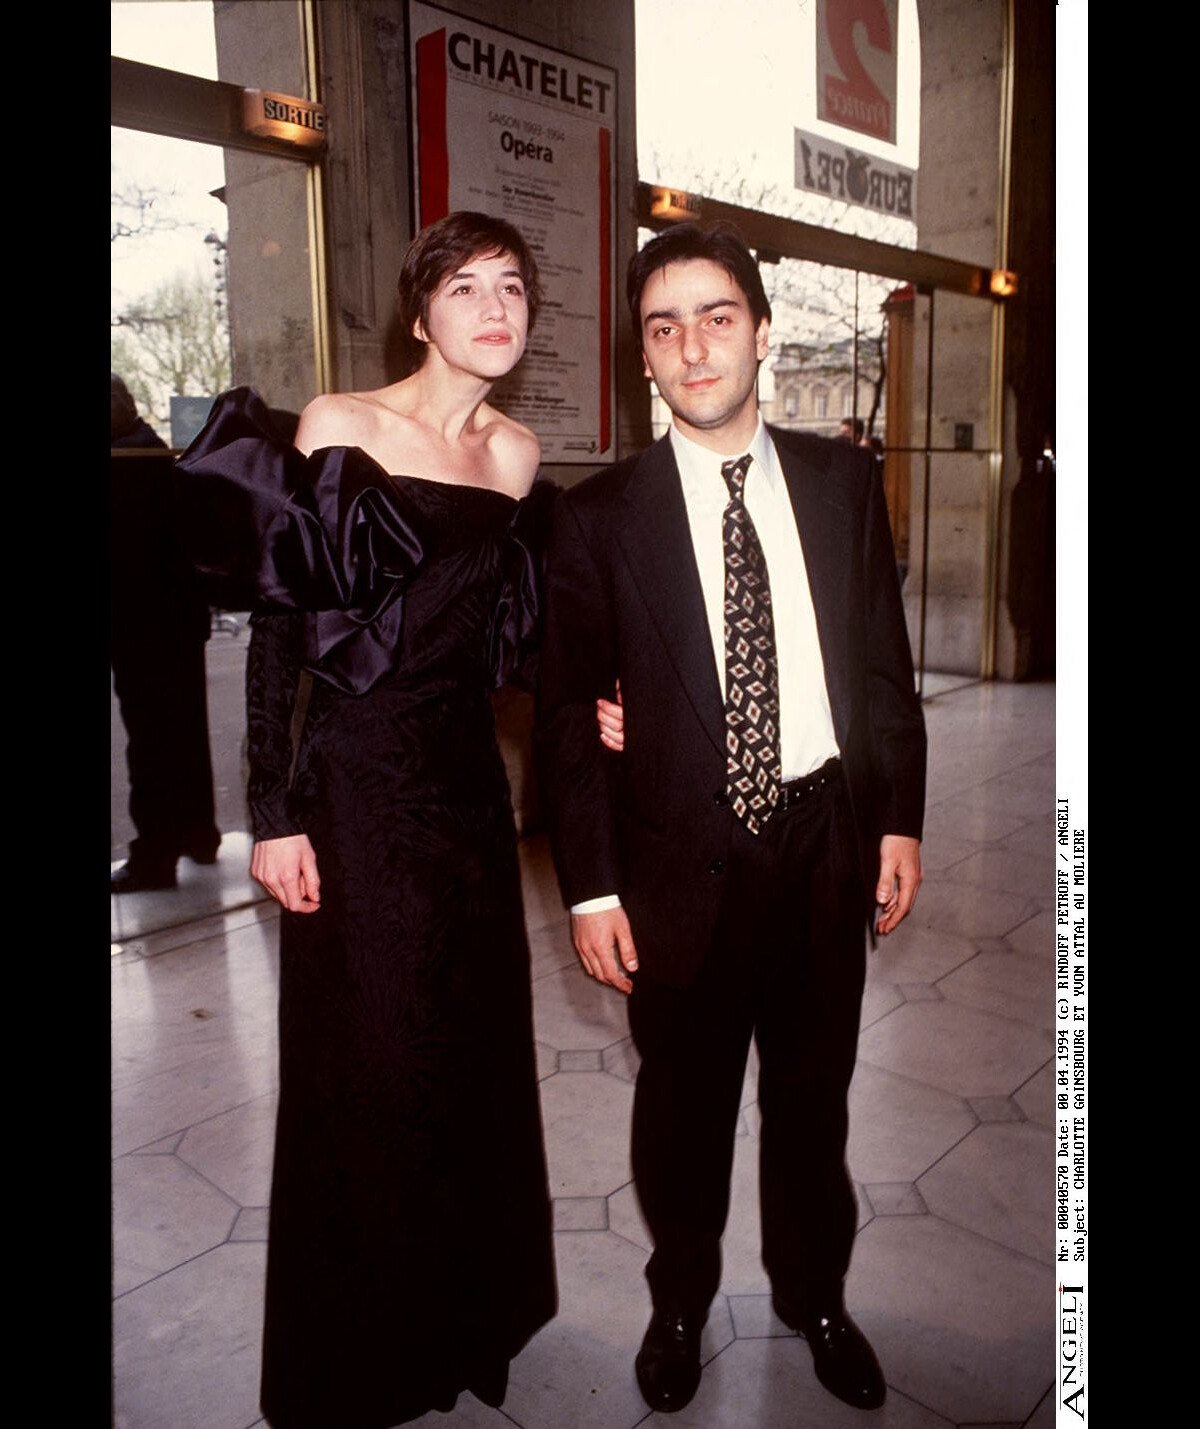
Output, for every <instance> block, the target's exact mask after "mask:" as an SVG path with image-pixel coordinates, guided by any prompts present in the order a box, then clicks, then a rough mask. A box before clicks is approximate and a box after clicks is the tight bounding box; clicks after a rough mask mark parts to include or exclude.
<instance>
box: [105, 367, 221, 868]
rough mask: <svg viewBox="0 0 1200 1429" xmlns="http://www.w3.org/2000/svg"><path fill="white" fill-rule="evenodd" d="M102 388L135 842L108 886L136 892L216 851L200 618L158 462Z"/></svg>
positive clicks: (205, 612)
mask: <svg viewBox="0 0 1200 1429" xmlns="http://www.w3.org/2000/svg"><path fill="white" fill-rule="evenodd" d="M110 385H111V398H112V401H111V416H112V423H111V437H112V447H113V455H112V456H111V458H110V465H109V480H110V500H111V507H110V513H109V515H110V543H109V552H110V564H111V607H110V647H109V648H110V654H111V660H112V670H113V682H114V685H115V687H116V692H117V699H118V701H119V702H120V706H121V720H122V722H123V723H124V725H125V733H126V735H127V737H128V743H127V744H126V749H125V754H126V761H127V765H128V769H129V813H130V817H131V818H132V819H133V825H134V829H135V830H136V837H135V838H134V839H133V841H132V843H131V844H130V848H129V859H128V861H127V862H125V863H123V864H122V865H121V866H120V868H118V869H116V870H115V871H114V872H113V873H112V875H111V877H110V881H109V886H110V890H111V892H113V893H141V892H145V891H148V890H150V889H158V888H174V887H175V867H176V863H177V862H178V859H179V856H180V855H181V854H186V855H187V856H188V857H189V858H191V859H192V860H193V861H194V862H196V863H214V862H215V861H216V857H217V848H218V846H219V845H220V842H221V834H220V831H219V830H218V829H217V825H216V820H215V816H214V810H213V776H212V761H211V758H210V755H209V747H208V690H207V682H206V676H205V668H204V644H205V641H206V640H207V639H208V630H209V609H208V602H207V600H206V599H205V597H204V595H203V593H202V592H201V590H200V589H199V587H198V585H197V583H196V579H195V577H194V576H193V574H192V572H191V568H190V566H189V565H188V564H187V562H186V561H185V560H184V558H183V555H182V553H181V552H180V550H179V548H178V546H177V544H176V539H175V536H174V523H173V521H172V519H171V500H172V469H173V465H174V463H173V461H172V459H171V454H170V451H169V449H168V448H167V445H166V443H165V442H164V441H163V440H162V439H161V438H160V437H159V436H158V435H157V433H155V431H154V430H153V428H151V427H150V426H149V425H148V424H147V423H146V422H145V421H143V420H142V418H140V417H139V416H138V413H137V407H136V405H135V403H134V400H133V398H132V396H131V395H130V393H129V389H128V388H127V387H126V385H125V383H124V382H123V381H122V380H121V378H120V377H118V376H117V374H116V373H115V372H114V373H111V374H110ZM119 453H130V454H129V455H120V454H119Z"/></svg>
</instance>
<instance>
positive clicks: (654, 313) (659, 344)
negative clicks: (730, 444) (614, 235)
mask: <svg viewBox="0 0 1200 1429" xmlns="http://www.w3.org/2000/svg"><path fill="white" fill-rule="evenodd" d="M641 318H642V357H643V360H644V361H645V364H646V376H647V377H652V378H653V379H654V381H655V382H656V383H657V384H658V390H659V392H660V393H661V394H662V398H663V400H664V401H665V402H666V404H667V406H668V407H670V409H671V411H672V413H673V414H674V416H675V421H676V423H677V425H678V426H679V427H680V429H681V430H682V431H683V433H684V435H685V436H690V437H692V438H693V439H694V440H696V441H699V442H700V443H701V444H702V445H704V446H713V445H714V442H715V444H716V446H717V447H720V446H721V444H722V442H721V439H722V437H724V436H728V437H730V438H734V439H736V440H748V439H749V436H750V435H751V433H752V431H753V426H754V423H755V422H756V421H757V413H758V396H757V392H756V390H755V387H756V382H757V379H758V364H759V363H760V362H761V361H762V359H763V358H764V357H765V356H766V355H767V334H768V332H769V327H770V325H769V323H768V322H767V320H766V318H763V319H762V321H761V322H760V323H758V324H757V325H756V324H755V322H754V319H753V318H752V317H751V315H750V305H749V303H748V302H747V301H746V295H745V293H743V292H742V290H741V288H739V287H738V285H737V283H736V282H735V281H734V280H733V278H732V277H730V275H729V274H728V273H727V272H726V271H725V269H724V268H722V267H721V265H720V264H719V263H714V262H712V261H711V260H710V259H708V258H690V259H686V260H684V261H681V262H678V263H668V264H667V266H666V267H665V268H660V269H659V270H658V271H657V272H656V273H653V274H651V276H650V278H649V280H648V281H647V283H646V286H645V288H644V289H643V290H642V303H641ZM747 428H748V429H749V430H747ZM706 438H707V440H706Z"/></svg>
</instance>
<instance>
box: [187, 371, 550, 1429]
mask: <svg viewBox="0 0 1200 1429" xmlns="http://www.w3.org/2000/svg"><path fill="white" fill-rule="evenodd" d="M180 467H181V471H182V474H181V499H182V502H183V508H184V510H183V515H184V520H185V524H186V526H187V528H188V531H189V536H190V539H191V543H192V548H193V554H194V557H195V558H196V560H197V562H198V564H199V565H200V566H201V567H202V568H205V569H207V570H208V572H209V573H210V575H211V576H212V577H213V578H214V580H215V581H216V583H217V585H218V587H220V586H221V585H224V586H226V587H229V586H233V587H235V588H240V589H241V590H243V591H244V590H245V588H246V582H247V581H250V582H252V584H253V586H254V588H255V590H256V592H257V594H258V596H259V598H260V600H262V601H265V604H264V605H262V606H260V609H259V613H258V615H257V618H256V621H255V625H254V630H253V636H252V640H251V648H250V656H249V660H248V669H247V718H248V728H249V742H250V763H251V771H252V772H251V787H250V802H251V809H252V816H253V822H254V832H255V836H256V837H257V838H275V837H279V836H282V835H285V834H291V833H296V832H301V831H302V832H304V833H306V834H307V835H308V837H309V839H310V840H311V841H312V845H313V848H314V850H315V852H316V857H317V868H318V872H319V875H320V880H321V888H320V893H321V896H320V911H319V912H317V913H312V914H289V913H286V912H285V913H284V914H283V915H282V925H283V926H282V937H281V953H280V1012H279V1043H280V1092H279V1119H278V1130H277V1136H276V1146H275V1169H274V1179H273V1183H272V1191H271V1216H270V1233H269V1246H268V1260H267V1296H266V1323H265V1332H264V1345H263V1385H262V1407H263V1412H264V1414H265V1415H266V1417H267V1419H268V1421H269V1422H270V1423H271V1424H272V1425H274V1426H277V1429H293V1426H313V1429H317V1426H320V1429H384V1426H388V1425H392V1424H396V1423H399V1422H402V1421H403V1420H406V1419H411V1418H414V1417H416V1416H418V1415H420V1414H422V1413H424V1412H426V1411H427V1410H429V1409H433V1408H437V1409H449V1408H450V1407H452V1405H453V1403H454V1400H455V1396H456V1395H457V1394H458V1393H459V1391H461V1390H462V1389H468V1388H469V1389H471V1390H472V1391H473V1392H475V1393H476V1395H477V1396H478V1397H479V1398H481V1399H483V1400H485V1401H487V1402H489V1403H493V1404H496V1403H499V1402H500V1400H502V1399H503V1397H504V1392H505V1388H506V1383H507V1373H508V1361H509V1360H510V1359H511V1357H512V1356H514V1355H515V1354H516V1353H517V1352H518V1351H519V1350H520V1348H521V1347H522V1345H524V1344H525V1342H526V1341H527V1340H528V1339H529V1337H530V1336H531V1335H532V1334H533V1333H534V1331H535V1330H537V1329H538V1327H539V1326H541V1325H542V1324H544V1323H545V1322H546V1321H547V1320H548V1319H549V1318H550V1317H551V1316H552V1315H553V1314H554V1311H555V1308H556V1294H555V1282H554V1260H553V1249H552V1242H551V1224H550V1205H549V1198H548V1194H547V1186H546V1167H545V1158H544V1153H543V1147H542V1130H541V1121H540V1115H539V1109H538V1096H537V1079H536V1069H535V1064H534V1050H533V1032H532V1023H531V1006H530V985H529V952H528V947H527V944H526V940H525V929H524V920H523V916H522V908H521V895H520V881H519V875H518V868H517V857H516V840H515V834H514V829H513V821H512V814H511V808H510V800H509V791H508V786H507V782H506V779H505V774H504V768H503V765H502V762H501V759H500V755H499V752H498V750H497V746H496V739H495V733H494V728H493V722H492V713H491V707H490V702H489V698H488V693H489V690H490V689H491V688H492V687H493V686H494V684H495V683H496V680H497V678H501V677H504V676H505V675H507V674H510V673H512V669H513V666H514V665H515V664H517V663H519V661H520V659H521V656H522V648H523V641H524V640H525V639H526V638H527V637H528V635H529V633H530V630H531V627H532V624H533V621H534V618H535V614H536V610H535V586H534V582H533V571H534V563H535V560H536V557H535V554H534V549H533V546H534V534H533V533H534V529H535V528H536V527H538V526H540V525H542V524H544V522H543V519H542V515H540V514H539V512H540V511H541V509H542V508H543V507H544V504H545V503H544V500H543V497H544V496H545V495H546V494H547V493H544V492H543V491H542V490H541V488H540V485H539V487H536V488H535V492H534V494H533V495H532V496H531V497H530V498H527V499H526V501H524V502H516V501H514V500H512V499H511V498H510V497H508V496H506V495H504V494H503V493H501V492H496V491H492V490H487V489H482V488H478V487H464V486H462V485H453V484H447V483H441V482H436V481H429V480H418V479H414V478H408V477H394V476H388V475H386V474H385V473H384V472H383V471H382V469H381V468H380V467H379V466H378V465H377V464H376V463H375V462H373V461H372V460H371V459H370V458H369V457H367V456H365V455H364V454H363V453H362V452H360V451H358V450H357V449H349V448H330V449H327V450H321V451H318V452H315V453H314V454H313V455H312V456H311V457H309V458H305V457H303V456H301V455H300V453H299V452H297V451H296V450H295V449H294V448H292V447H290V446H288V445H287V444H285V443H281V442H279V441H278V439H276V438H275V437H274V435H273V433H272V432H271V431H270V428H269V417H268V416H267V414H266V411H265V408H263V406H262V404H261V402H260V401H259V399H258V398H257V397H256V396H255V395H254V394H253V393H252V392H250V391H249V389H244V388H242V389H237V390H236V391H234V392H232V393H230V394H228V395H227V396H226V397H224V398H222V399H220V400H219V402H218V404H217V407H216V408H215V409H214V411H213V414H212V416H211V417H210V419H209V422H208V424H207V426H206V427H205V429H204V431H203V432H202V433H201V435H200V436H199V437H198V438H197V440H196V442H195V443H194V444H193V446H192V448H191V449H190V450H189V451H188V452H187V453H186V454H185V455H184V457H183V458H181V461H180ZM233 594H234V592H233V591H230V590H229V589H226V590H224V592H223V595H224V596H225V598H231V597H232V596H233ZM305 611H308V612H313V611H319V612H320V613H319V614H315V615H314V614H311V613H309V614H304V613H301V612H305ZM302 667H306V668H308V669H310V670H311V671H312V672H313V676H314V678H313V682H312V693H311V698H310V700H309V703H308V708H307V711H306V714H305V716H304V723H303V728H302V733H301V735H300V740H299V746H298V752H297V753H296V754H295V756H294V758H293V744H292V739H291V735H290V733H289V726H290V725H291V722H292V716H293V708H294V703H295V695H296V687H297V681H298V675H299V671H300V669H301V668H302ZM293 765H294V767H293Z"/></svg>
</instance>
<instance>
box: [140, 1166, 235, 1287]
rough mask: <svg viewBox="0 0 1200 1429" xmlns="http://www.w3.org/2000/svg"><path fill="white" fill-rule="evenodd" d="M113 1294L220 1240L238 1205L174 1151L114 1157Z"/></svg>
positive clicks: (228, 1228)
mask: <svg viewBox="0 0 1200 1429" xmlns="http://www.w3.org/2000/svg"><path fill="white" fill-rule="evenodd" d="M112 1201H113V1223H112V1231H113V1293H114V1294H115V1295H123V1294H125V1293H126V1291H129V1290H132V1289H134V1288H135V1287H136V1286H138V1285H143V1284H145V1282H146V1281H147V1280H152V1279H153V1278H154V1277H155V1276H156V1275H161V1274H162V1272H163V1271H164V1270H170V1269H172V1268H173V1267H174V1266H176V1265H181V1264H182V1263H183V1262H184V1261H185V1260H191V1259H192V1258H193V1256H197V1255H200V1254H201V1253H202V1252H203V1251H206V1250H211V1249H212V1247H213V1246H216V1245H220V1244H221V1243H222V1241H224V1240H225V1238H226V1237H227V1236H228V1235H229V1232H230V1230H231V1229H232V1227H233V1223H234V1220H235V1219H236V1217H237V1213H238V1208H237V1206H235V1205H234V1204H233V1203H232V1202H231V1200H230V1199H229V1197H228V1196H223V1195H222V1194H221V1193H220V1191H218V1190H216V1189H215V1188H214V1187H213V1186H210V1185H208V1183H207V1182H206V1181H204V1180H203V1179H202V1178H201V1177H200V1176H197V1175H196V1173H195V1172H194V1171H192V1170H191V1169H190V1168H189V1167H187V1166H185V1165H183V1163H182V1162H180V1161H178V1160H176V1158H175V1157H174V1156H139V1155H134V1156H122V1157H121V1158H120V1159H119V1160H117V1161H114V1162H113V1168H112Z"/></svg>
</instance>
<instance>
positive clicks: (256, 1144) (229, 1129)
mask: <svg viewBox="0 0 1200 1429" xmlns="http://www.w3.org/2000/svg"><path fill="white" fill-rule="evenodd" d="M278 1105H279V1098H278V1097H277V1096H276V1095H275V1093H274V1092H272V1093H270V1094H269V1095H268V1096H265V1097H256V1098H255V1100H254V1101H251V1102H246V1103H245V1104H244V1105H243V1106H239V1107H234V1108H232V1110H230V1111H226V1112H222V1113H221V1114H220V1116H214V1117H210V1118H209V1119H208V1120H207V1121H202V1122H200V1123H199V1124H198V1125H196V1126H193V1127H190V1128H189V1129H188V1132H187V1134H186V1135H185V1136H184V1138H183V1140H182V1141H181V1142H180V1143H179V1147H178V1149H177V1151H176V1155H177V1156H178V1157H179V1158H180V1160H182V1161H185V1162H187V1164H188V1165H189V1166H194V1167H195V1169H196V1170H197V1171H199V1172H200V1173H201V1175H203V1176H205V1177H207V1178H208V1180H210V1181H211V1182H212V1183H213V1184H214V1185H215V1186H219V1187H220V1189H221V1190H222V1191H224V1192H225V1194H226V1195H227V1196H229V1197H230V1198H231V1199H233V1200H235V1201H236V1202H237V1203H238V1205H239V1206H265V1205H266V1204H267V1202H268V1201H269V1200H270V1199H271V1165H272V1162H273V1160H274V1155H275V1112H276V1109H277V1107H278Z"/></svg>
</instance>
